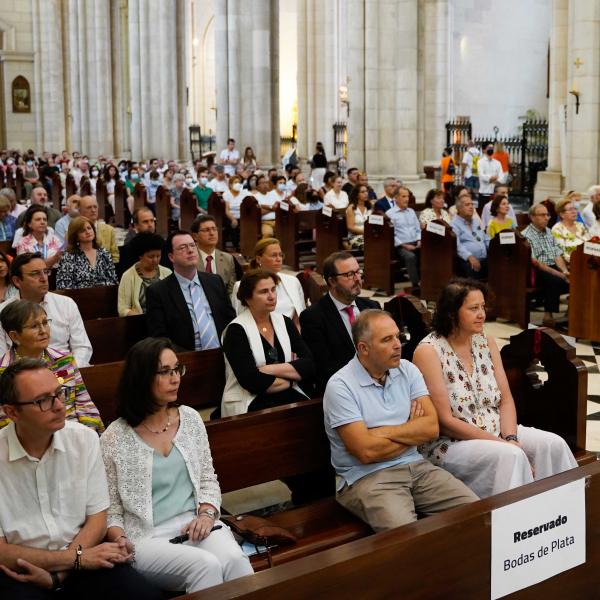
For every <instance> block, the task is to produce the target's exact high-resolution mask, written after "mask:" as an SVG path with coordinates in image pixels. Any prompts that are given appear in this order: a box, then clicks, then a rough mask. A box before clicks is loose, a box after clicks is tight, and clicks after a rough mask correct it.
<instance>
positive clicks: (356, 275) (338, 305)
mask: <svg viewBox="0 0 600 600" xmlns="http://www.w3.org/2000/svg"><path fill="white" fill-rule="evenodd" d="M323 277H324V278H325V281H326V282H327V286H328V288H329V293H327V294H325V295H324V296H323V297H322V298H321V299H320V300H319V301H318V302H316V303H315V304H313V305H312V306H310V307H308V308H307V309H306V310H304V311H302V312H301V313H300V325H301V331H302V337H303V338H304V341H305V342H306V343H307V344H308V347H309V348H310V351H311V352H312V355H313V357H314V359H315V365H316V367H317V393H318V394H322V393H323V392H324V390H325V386H326V385H327V382H328V381H329V378H330V377H331V376H332V375H333V374H334V373H336V372H337V371H339V370H340V369H341V368H342V367H343V366H344V365H345V364H346V363H347V362H348V361H349V360H351V359H352V357H353V356H354V354H355V352H356V349H355V348H354V344H353V343H352V324H353V323H354V321H355V320H356V318H357V317H358V315H359V314H360V312H361V311H363V310H365V309H366V308H379V304H377V302H374V301H373V300H369V299H367V298H360V297H359V296H360V293H361V291H362V271H361V269H360V267H359V266H358V262H357V260H356V258H355V257H354V256H352V254H350V253H349V252H334V253H333V254H330V255H329V256H328V257H327V258H326V259H325V261H324V262H323Z"/></svg>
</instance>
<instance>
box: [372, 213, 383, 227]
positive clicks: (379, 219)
mask: <svg viewBox="0 0 600 600" xmlns="http://www.w3.org/2000/svg"><path fill="white" fill-rule="evenodd" d="M369 223H371V225H383V215H370V216H369Z"/></svg>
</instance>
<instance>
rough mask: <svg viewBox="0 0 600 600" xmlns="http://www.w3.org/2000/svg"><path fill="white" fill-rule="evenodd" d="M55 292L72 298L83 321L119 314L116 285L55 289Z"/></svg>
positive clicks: (117, 287) (117, 288)
mask: <svg viewBox="0 0 600 600" xmlns="http://www.w3.org/2000/svg"><path fill="white" fill-rule="evenodd" d="M55 293H56V294H61V295H62V296H68V297H69V298H72V299H73V300H74V301H75V304H77V307H78V308H79V313H80V314H81V318H82V319H83V320H84V321H88V320H90V319H102V318H104V317H118V316H119V313H118V311H117V297H118V294H119V286H118V285H105V286H98V287H91V288H81V289H69V290H55Z"/></svg>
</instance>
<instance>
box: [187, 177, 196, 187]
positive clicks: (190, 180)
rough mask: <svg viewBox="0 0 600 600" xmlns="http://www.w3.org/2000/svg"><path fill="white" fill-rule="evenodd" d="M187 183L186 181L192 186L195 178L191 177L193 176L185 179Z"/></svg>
mask: <svg viewBox="0 0 600 600" xmlns="http://www.w3.org/2000/svg"><path fill="white" fill-rule="evenodd" d="M185 183H186V185H189V186H191V185H192V184H193V183H194V180H193V179H191V178H189V179H186V180H185Z"/></svg>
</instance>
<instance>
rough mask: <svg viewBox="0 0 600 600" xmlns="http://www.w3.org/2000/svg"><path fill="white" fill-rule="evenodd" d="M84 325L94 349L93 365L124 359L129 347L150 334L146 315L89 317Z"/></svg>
mask: <svg viewBox="0 0 600 600" xmlns="http://www.w3.org/2000/svg"><path fill="white" fill-rule="evenodd" d="M83 325H84V327H85V331H86V333H87V334H88V338H89V339H90V343H91V344H92V348H93V350H94V353H93V354H92V358H91V361H90V362H91V364H93V365H99V364H104V363H110V362H117V361H120V360H124V359H125V355H126V354H127V352H128V351H129V348H131V346H133V344H135V343H136V342H139V341H140V340H143V339H144V338H145V337H147V335H148V328H147V326H146V315H132V316H130V317H104V318H97V319H88V320H86V321H84V322H83Z"/></svg>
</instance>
